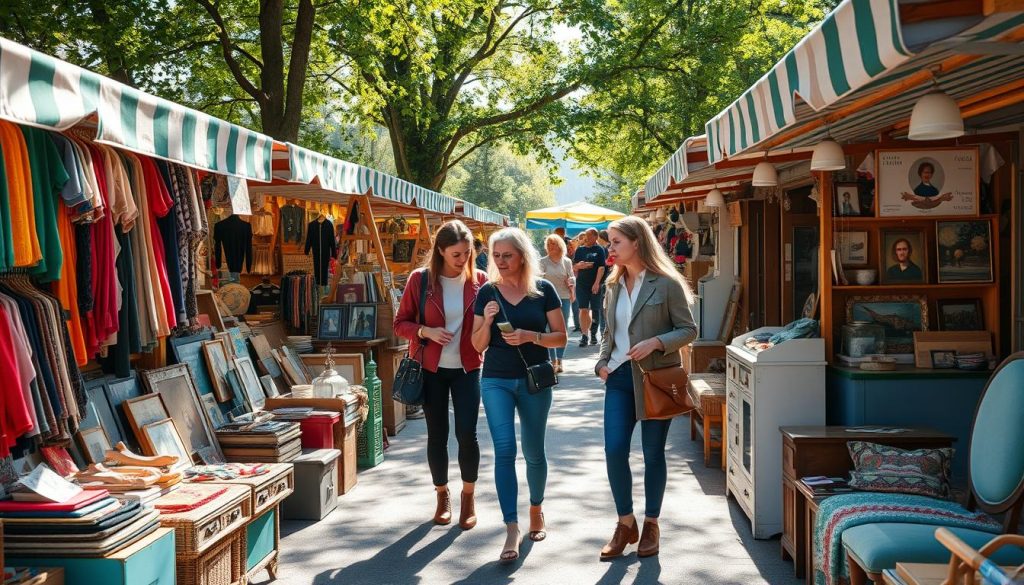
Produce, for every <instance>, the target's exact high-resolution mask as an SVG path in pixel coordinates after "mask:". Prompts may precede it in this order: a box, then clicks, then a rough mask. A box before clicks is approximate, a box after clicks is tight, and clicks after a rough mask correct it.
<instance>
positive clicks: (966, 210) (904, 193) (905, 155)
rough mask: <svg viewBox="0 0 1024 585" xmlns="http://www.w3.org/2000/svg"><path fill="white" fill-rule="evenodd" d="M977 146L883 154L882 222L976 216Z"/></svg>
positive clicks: (879, 169) (879, 168)
mask: <svg viewBox="0 0 1024 585" xmlns="http://www.w3.org/2000/svg"><path fill="white" fill-rule="evenodd" d="M978 152H979V151H978V147H976V146H974V147H959V146H958V147H950V148H929V149H926V150H922V149H879V150H878V151H876V153H875V166H876V172H875V177H876V178H877V190H878V215H879V217H928V216H931V217H941V216H976V215H978V202H979V190H980V182H979V179H978V160H979V155H978Z"/></svg>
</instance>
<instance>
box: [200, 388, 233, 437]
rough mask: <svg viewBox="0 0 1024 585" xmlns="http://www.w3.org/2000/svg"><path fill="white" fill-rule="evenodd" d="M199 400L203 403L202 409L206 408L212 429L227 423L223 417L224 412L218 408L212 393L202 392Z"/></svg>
mask: <svg viewBox="0 0 1024 585" xmlns="http://www.w3.org/2000/svg"><path fill="white" fill-rule="evenodd" d="M199 400H200V401H201V402H202V403H203V409H204V410H206V416H207V418H209V419H210V426H212V427H213V430H217V429H219V428H221V427H222V426H224V425H226V424H227V422H228V421H227V419H226V418H224V413H223V412H222V411H221V409H220V405H219V404H217V399H216V398H214V397H213V394H203V395H202V396H200V397H199Z"/></svg>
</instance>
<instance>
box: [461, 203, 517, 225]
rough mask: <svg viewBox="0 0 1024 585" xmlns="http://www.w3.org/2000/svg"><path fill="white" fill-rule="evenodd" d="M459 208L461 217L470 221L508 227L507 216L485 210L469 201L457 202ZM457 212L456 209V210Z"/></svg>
mask: <svg viewBox="0 0 1024 585" xmlns="http://www.w3.org/2000/svg"><path fill="white" fill-rule="evenodd" d="M459 206H460V207H461V208H462V212H461V213H462V215H463V216H465V217H467V218H469V219H472V220H474V221H477V222H480V223H484V224H488V225H496V226H500V227H504V226H507V225H508V216H507V215H503V214H501V213H498V212H497V211H491V210H490V209H485V208H483V207H480V206H479V205H475V204H473V203H470V202H469V201H462V200H460V201H459ZM456 212H458V207H457V208H456Z"/></svg>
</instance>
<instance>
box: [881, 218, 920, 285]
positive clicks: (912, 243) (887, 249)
mask: <svg viewBox="0 0 1024 585" xmlns="http://www.w3.org/2000/svg"><path fill="white" fill-rule="evenodd" d="M879 236H880V237H879V242H878V255H879V260H878V266H879V268H880V270H879V271H878V272H879V281H880V282H881V283H882V284H925V283H927V282H928V257H927V255H926V254H925V250H927V246H926V245H925V237H924V230H915V229H906V228H901V229H893V230H888V229H882V230H879Z"/></svg>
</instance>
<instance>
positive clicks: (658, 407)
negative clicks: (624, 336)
mask: <svg viewBox="0 0 1024 585" xmlns="http://www.w3.org/2000/svg"><path fill="white" fill-rule="evenodd" d="M634 363H635V364H636V365H637V367H638V368H640V373H641V374H642V375H643V379H644V414H645V416H646V417H647V418H649V419H667V418H675V417H677V416H679V415H681V414H686V413H688V412H690V411H691V410H693V403H692V402H691V401H690V395H689V393H688V392H687V391H686V388H687V383H688V381H689V377H688V376H687V375H686V370H684V369H683V367H682V366H681V365H679V366H669V367H667V368H657V369H654V370H645V369H644V368H643V366H641V365H640V362H634Z"/></svg>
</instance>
